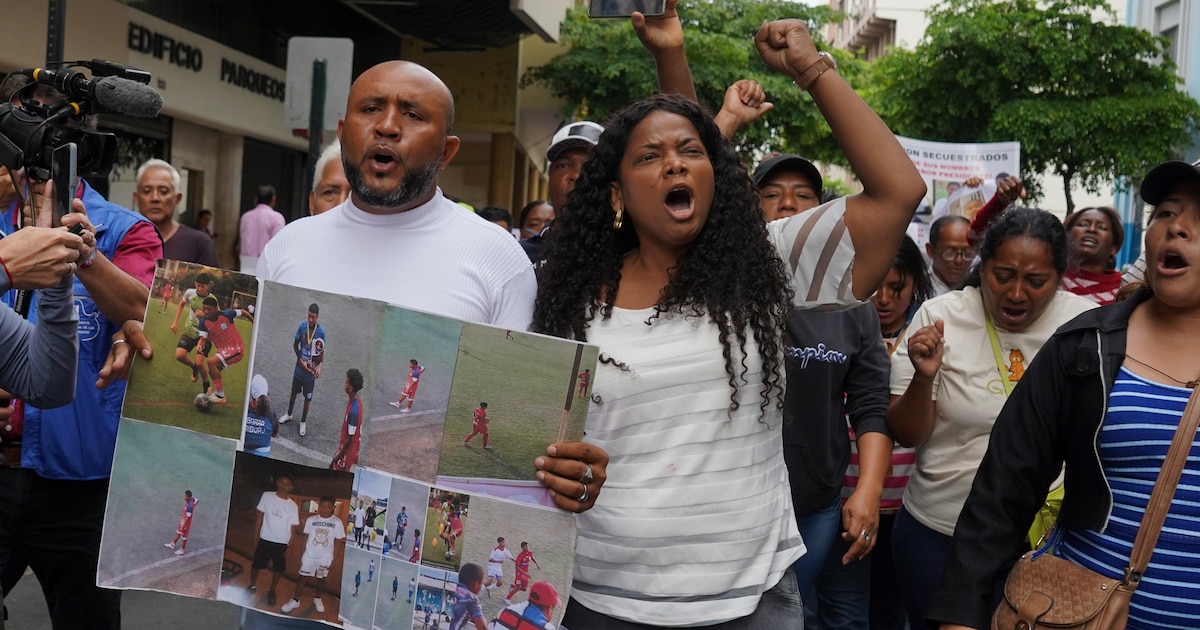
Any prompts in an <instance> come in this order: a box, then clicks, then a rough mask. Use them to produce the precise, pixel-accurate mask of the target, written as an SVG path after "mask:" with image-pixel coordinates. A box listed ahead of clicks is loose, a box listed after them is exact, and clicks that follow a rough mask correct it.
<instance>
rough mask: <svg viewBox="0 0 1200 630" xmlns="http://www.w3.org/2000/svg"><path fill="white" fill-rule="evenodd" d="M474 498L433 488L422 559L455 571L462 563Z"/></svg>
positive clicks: (428, 509)
mask: <svg viewBox="0 0 1200 630" xmlns="http://www.w3.org/2000/svg"><path fill="white" fill-rule="evenodd" d="M470 500H471V497H470V496H468V495H466V494H462V493H459V492H452V491H449V490H443V489H440V488H431V489H430V491H429V499H428V502H427V506H426V507H427V509H426V515H425V531H426V532H427V535H426V537H425V546H424V547H423V548H422V549H421V559H422V562H424V563H425V564H427V565H430V566H436V567H439V568H443V569H449V570H452V571H456V570H458V567H459V564H460V562H461V557H460V555H461V552H462V542H463V537H464V534H465V533H466V523H467V520H468V519H467V515H468V513H469V510H470V505H469V502H470Z"/></svg>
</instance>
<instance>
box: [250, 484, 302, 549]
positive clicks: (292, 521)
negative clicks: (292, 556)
mask: <svg viewBox="0 0 1200 630" xmlns="http://www.w3.org/2000/svg"><path fill="white" fill-rule="evenodd" d="M258 511H259V512H262V513H263V522H262V529H260V530H259V532H258V535H259V537H261V538H262V539H263V540H266V541H270V542H273V543H283V544H285V545H286V544H288V543H289V542H291V540H292V527H295V526H296V525H299V524H300V508H299V506H297V505H296V502H295V501H293V500H291V499H281V498H279V495H277V494H275V493H274V492H264V493H263V495H262V498H261V499H259V500H258Z"/></svg>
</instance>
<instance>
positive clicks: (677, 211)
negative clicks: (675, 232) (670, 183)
mask: <svg viewBox="0 0 1200 630" xmlns="http://www.w3.org/2000/svg"><path fill="white" fill-rule="evenodd" d="M664 206H666V208H667V212H668V213H670V215H671V216H672V217H674V218H675V219H676V220H678V221H686V220H688V219H690V218H692V215H694V214H695V213H696V196H695V195H694V194H693V193H692V188H691V186H688V185H686V184H679V185H677V186H675V187H674V188H672V189H671V190H670V192H668V193H667V198H666V201H665V203H664Z"/></svg>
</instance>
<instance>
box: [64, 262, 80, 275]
mask: <svg viewBox="0 0 1200 630" xmlns="http://www.w3.org/2000/svg"><path fill="white" fill-rule="evenodd" d="M67 268H69V269H70V271H68V272H67V273H75V270H76V269H79V265H76V264H75V263H74V262H69V263H67Z"/></svg>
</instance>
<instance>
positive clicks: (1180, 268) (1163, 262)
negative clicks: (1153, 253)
mask: <svg viewBox="0 0 1200 630" xmlns="http://www.w3.org/2000/svg"><path fill="white" fill-rule="evenodd" d="M1189 266H1191V265H1190V263H1188V261H1187V259H1186V258H1184V257H1183V254H1181V253H1180V252H1179V251H1178V250H1176V249H1174V248H1169V249H1167V250H1166V251H1164V252H1163V254H1162V256H1161V257H1160V258H1159V261H1158V273H1159V274H1161V275H1162V276H1165V277H1174V276H1179V275H1182V274H1183V273H1185V272H1186V271H1187V268H1188V267H1189Z"/></svg>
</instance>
